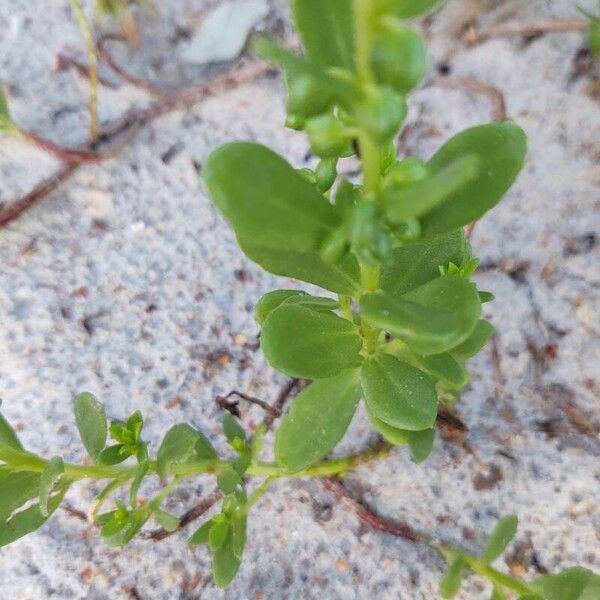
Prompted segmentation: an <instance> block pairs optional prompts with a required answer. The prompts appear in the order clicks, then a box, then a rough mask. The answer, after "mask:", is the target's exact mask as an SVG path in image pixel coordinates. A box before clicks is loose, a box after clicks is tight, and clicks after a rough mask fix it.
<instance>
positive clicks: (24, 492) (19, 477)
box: [0, 467, 40, 529]
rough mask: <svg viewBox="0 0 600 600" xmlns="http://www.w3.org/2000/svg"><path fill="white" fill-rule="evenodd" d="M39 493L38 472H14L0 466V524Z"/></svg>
mask: <svg viewBox="0 0 600 600" xmlns="http://www.w3.org/2000/svg"><path fill="white" fill-rule="evenodd" d="M39 493H40V475H39V473H30V472H28V471H17V472H14V471H9V470H8V469H6V468H3V467H0V526H1V525H2V524H3V523H4V522H5V521H6V520H7V519H8V518H9V517H10V515H11V514H12V513H13V512H14V511H15V510H16V509H17V508H19V507H20V506H22V505H23V504H25V503H26V502H27V501H28V500H31V499H32V498H36V497H37V496H39ZM0 529H1V527H0Z"/></svg>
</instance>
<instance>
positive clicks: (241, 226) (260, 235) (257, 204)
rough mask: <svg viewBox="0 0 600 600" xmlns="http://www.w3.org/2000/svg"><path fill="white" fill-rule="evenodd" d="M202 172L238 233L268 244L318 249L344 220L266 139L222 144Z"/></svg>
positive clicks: (274, 247)
mask: <svg viewBox="0 0 600 600" xmlns="http://www.w3.org/2000/svg"><path fill="white" fill-rule="evenodd" d="M232 173H235V177H232ZM202 174H203V177H204V180H205V181H206V184H207V186H208V189H209V190H210V192H211V195H212V197H213V200H214V202H215V204H216V205H217V207H218V208H219V209H220V210H221V212H222V213H223V214H224V215H225V217H226V218H227V219H228V220H229V222H230V223H231V224H232V225H233V228H234V229H235V231H236V233H237V234H238V235H241V236H242V237H244V238H245V239H250V240H252V241H253V242H254V243H256V244H259V245H260V246H262V247H264V248H269V249H271V250H276V251H286V252H311V251H316V250H318V249H319V244H320V243H321V241H322V240H323V239H324V238H325V237H326V236H327V234H328V233H330V231H332V230H333V229H334V228H335V227H336V226H337V225H339V224H340V217H339V215H338V214H337V213H336V211H335V209H334V207H333V206H332V205H331V204H329V203H328V202H327V200H326V199H325V198H324V197H323V196H322V195H321V194H320V193H319V192H318V191H317V189H316V188H315V187H314V186H313V185H311V184H310V183H309V182H308V181H307V180H306V179H305V178H304V177H302V175H300V174H299V173H297V172H296V170H295V169H294V168H293V167H292V166H291V165H289V164H288V163H287V162H286V161H285V160H284V159H283V158H282V157H281V156H279V155H277V154H275V153H274V152H273V151H271V150H270V149H269V148H267V147H265V146H261V145H260V144H254V143H251V142H235V143H231V144H226V145H225V146H221V147H220V148H217V149H216V150H214V151H213V152H212V153H211V155H210V156H209V157H208V159H207V160H206V164H205V166H204V169H203V171H202Z"/></svg>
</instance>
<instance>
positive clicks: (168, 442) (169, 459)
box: [156, 423, 217, 477]
mask: <svg viewBox="0 0 600 600" xmlns="http://www.w3.org/2000/svg"><path fill="white" fill-rule="evenodd" d="M216 456H217V453H216V452H215V450H214V448H213V447H212V444H211V443H210V442H209V441H208V439H206V437H205V436H204V435H202V434H201V433H200V432H199V431H197V430H196V429H194V428H193V427H191V426H190V425H188V424H187V423H179V424H178V425H174V426H173V427H171V429H169V431H168V432H167V433H166V435H165V437H164V439H163V441H162V444H161V445H160V448H159V449H158V454H157V456H156V458H157V470H158V473H159V474H160V475H161V476H162V477H165V476H166V475H167V473H169V471H170V469H171V468H172V467H173V466H174V465H180V464H184V463H186V462H189V461H192V460H202V459H212V458H216Z"/></svg>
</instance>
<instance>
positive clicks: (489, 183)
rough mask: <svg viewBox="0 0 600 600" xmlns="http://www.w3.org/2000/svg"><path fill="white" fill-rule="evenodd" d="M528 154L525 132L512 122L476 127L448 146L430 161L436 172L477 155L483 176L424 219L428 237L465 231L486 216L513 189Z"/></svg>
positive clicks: (452, 195)
mask: <svg viewBox="0 0 600 600" xmlns="http://www.w3.org/2000/svg"><path fill="white" fill-rule="evenodd" d="M526 152H527V138H526V136H525V133H524V131H523V130H522V129H521V128H520V127H518V126H517V125H515V124H514V123H510V122H508V121H506V122H503V123H490V124H489V125H481V126H479V127H472V128H470V129H467V130H465V131H463V132H462V133H459V134H458V135H456V136H454V137H453V138H452V139H450V140H449V141H448V142H446V144H444V145H443V146H442V148H440V150H438V152H436V154H435V155H434V156H433V158H432V159H431V160H430V161H429V167H430V169H431V170H432V171H433V172H440V171H442V170H443V169H445V168H446V167H447V166H448V165H449V164H450V163H452V162H453V161H455V160H456V159H457V158H459V157H462V156H467V155H473V154H475V155H476V156H477V157H478V158H479V162H480V165H479V174H478V175H477V177H475V178H474V179H472V180H471V181H469V182H468V183H467V184H465V185H464V186H462V187H461V188H460V189H458V190H456V191H454V192H453V193H452V194H451V195H450V197H449V198H447V199H446V200H445V201H444V202H443V203H442V204H441V205H439V206H437V208H435V210H433V211H432V212H430V213H428V214H427V215H426V216H425V217H424V218H423V221H422V225H423V232H424V234H426V235H435V234H436V233H442V232H444V231H448V230H449V229H455V228H456V227H462V226H463V225H466V224H468V223H471V222H472V221H475V220H477V219H479V218H480V217H481V216H483V215H484V214H485V213H486V212H487V211H488V210H490V208H492V207H494V206H495V205H496V204H497V203H498V202H499V201H500V199H501V198H502V196H504V194H505V193H506V192H507V191H508V190H509V188H510V187H511V186H512V184H513V183H514V181H515V179H516V178H517V175H518V174H519V172H520V171H521V169H522V167H523V163H524V161H525V154H526Z"/></svg>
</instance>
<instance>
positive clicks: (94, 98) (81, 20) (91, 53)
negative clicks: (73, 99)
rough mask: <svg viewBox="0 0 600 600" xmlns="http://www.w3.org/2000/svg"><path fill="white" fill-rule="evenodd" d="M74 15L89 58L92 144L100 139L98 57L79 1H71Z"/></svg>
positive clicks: (89, 105) (92, 36)
mask: <svg viewBox="0 0 600 600" xmlns="http://www.w3.org/2000/svg"><path fill="white" fill-rule="evenodd" d="M69 2H70V4H71V9H72V10H73V14H74V15H75V18H76V19H77V23H78V24H79V28H80V29H81V33H82V35H83V39H84V40H85V45H86V49H87V57H88V63H89V84H90V88H89V103H88V108H89V113H90V138H91V140H92V142H95V141H96V140H97V139H98V55H97V53H96V42H95V41H94V34H93V33H92V28H91V27H90V23H89V21H88V20H87V17H86V16H85V13H84V12H83V9H82V8H81V5H80V4H79V0H69Z"/></svg>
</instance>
